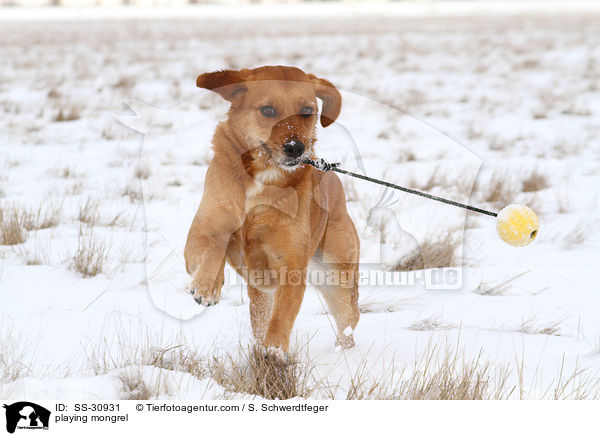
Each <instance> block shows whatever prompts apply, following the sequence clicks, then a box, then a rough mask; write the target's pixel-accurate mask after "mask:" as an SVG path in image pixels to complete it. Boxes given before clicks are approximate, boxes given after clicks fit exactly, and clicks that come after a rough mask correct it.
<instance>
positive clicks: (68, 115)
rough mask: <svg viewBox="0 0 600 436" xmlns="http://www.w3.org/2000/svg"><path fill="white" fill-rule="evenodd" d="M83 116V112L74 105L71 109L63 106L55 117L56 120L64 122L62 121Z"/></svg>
mask: <svg viewBox="0 0 600 436" xmlns="http://www.w3.org/2000/svg"><path fill="white" fill-rule="evenodd" d="M79 118H81V113H80V111H79V108H77V107H75V106H73V107H72V108H70V109H68V110H67V109H65V110H63V109H62V108H61V109H59V110H58V113H57V114H56V116H55V117H54V121H57V122H62V121H74V120H78V119H79Z"/></svg>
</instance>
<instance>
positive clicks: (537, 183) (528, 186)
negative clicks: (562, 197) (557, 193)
mask: <svg viewBox="0 0 600 436" xmlns="http://www.w3.org/2000/svg"><path fill="white" fill-rule="evenodd" d="M549 186H550V183H549V182H548V177H546V176H545V175H544V174H541V173H540V172H538V171H533V172H532V173H531V174H529V175H528V176H527V177H526V178H525V179H524V180H523V182H522V188H521V190H522V191H523V192H537V191H541V190H542V189H546V188H548V187H549Z"/></svg>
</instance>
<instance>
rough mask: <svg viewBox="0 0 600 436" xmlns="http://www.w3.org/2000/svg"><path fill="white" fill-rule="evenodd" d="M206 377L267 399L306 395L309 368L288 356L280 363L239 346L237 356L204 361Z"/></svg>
mask: <svg viewBox="0 0 600 436" xmlns="http://www.w3.org/2000/svg"><path fill="white" fill-rule="evenodd" d="M208 374H209V375H210V377H211V378H213V379H214V380H215V381H216V382H217V383H218V384H220V385H221V386H223V387H225V388H226V389H228V390H230V391H233V392H243V393H247V394H251V395H257V396H260V397H263V398H267V399H269V400H274V399H280V400H283V399H288V398H293V397H297V396H306V395H308V394H309V392H310V391H311V390H312V389H314V386H313V385H311V383H310V380H311V367H310V366H308V365H306V362H301V360H300V359H299V353H298V352H295V353H292V354H291V355H290V356H289V357H288V359H287V360H286V361H285V362H284V361H281V360H280V359H278V358H276V357H273V356H272V355H270V354H268V353H265V351H264V350H263V349H262V348H260V347H256V346H252V347H247V348H245V347H243V346H240V347H239V350H238V354H237V355H232V354H226V355H224V356H222V357H213V358H212V359H210V360H209V361H208Z"/></svg>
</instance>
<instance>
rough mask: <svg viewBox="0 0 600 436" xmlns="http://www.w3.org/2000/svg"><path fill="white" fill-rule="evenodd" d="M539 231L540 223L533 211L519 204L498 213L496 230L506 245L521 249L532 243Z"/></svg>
mask: <svg viewBox="0 0 600 436" xmlns="http://www.w3.org/2000/svg"><path fill="white" fill-rule="evenodd" d="M539 229H540V221H539V220H538V217H537V215H536V214H535V212H534V211H533V210H531V209H530V208H528V207H527V206H523V205H521V204H511V205H509V206H506V207H505V208H504V209H502V210H501V211H500V213H498V221H496V230H497V231H498V235H499V236H500V238H501V239H502V240H503V241H504V242H506V243H507V244H510V245H513V246H515V247H523V246H525V245H527V244H530V243H531V242H533V240H534V239H535V238H536V236H537V234H538V231H539Z"/></svg>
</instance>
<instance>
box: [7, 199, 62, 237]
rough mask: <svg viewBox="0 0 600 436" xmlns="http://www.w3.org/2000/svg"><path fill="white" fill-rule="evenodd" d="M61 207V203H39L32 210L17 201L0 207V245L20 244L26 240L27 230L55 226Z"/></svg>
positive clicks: (59, 217) (59, 216) (57, 222)
mask: <svg viewBox="0 0 600 436" xmlns="http://www.w3.org/2000/svg"><path fill="white" fill-rule="evenodd" d="M62 209H63V205H62V203H55V204H51V203H50V204H49V205H46V204H41V205H40V206H39V207H38V208H37V210H34V211H31V210H28V209H26V208H25V207H23V206H21V205H19V204H17V203H15V204H12V205H10V206H8V207H6V206H5V207H0V245H17V244H22V243H24V242H25V241H26V240H27V232H29V231H32V230H40V229H48V228H50V227H56V226H57V225H58V224H59V223H60V219H61V218H62Z"/></svg>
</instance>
